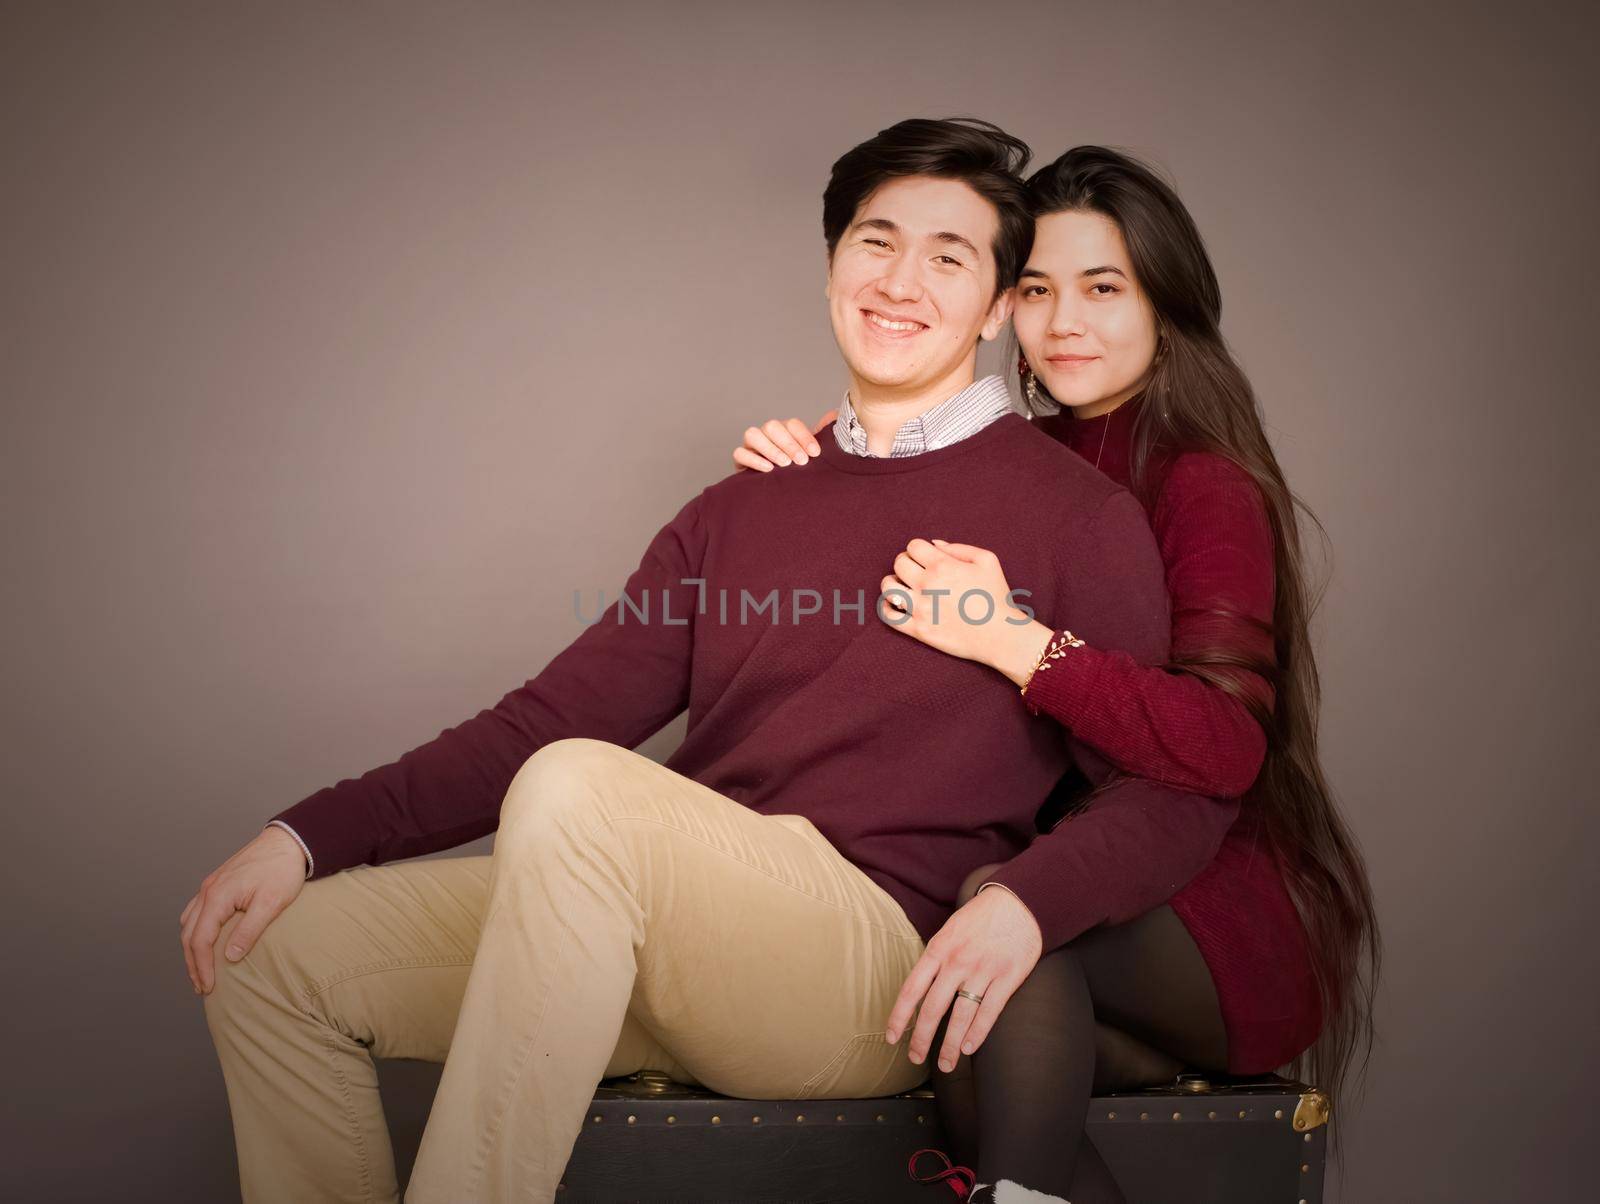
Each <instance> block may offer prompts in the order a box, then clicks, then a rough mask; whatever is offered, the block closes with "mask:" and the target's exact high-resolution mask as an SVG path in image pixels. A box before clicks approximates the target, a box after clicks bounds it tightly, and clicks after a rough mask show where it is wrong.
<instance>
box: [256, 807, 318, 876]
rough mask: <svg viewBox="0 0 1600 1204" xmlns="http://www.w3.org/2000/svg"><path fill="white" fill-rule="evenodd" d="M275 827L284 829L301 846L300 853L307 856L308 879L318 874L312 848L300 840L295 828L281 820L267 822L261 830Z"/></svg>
mask: <svg viewBox="0 0 1600 1204" xmlns="http://www.w3.org/2000/svg"><path fill="white" fill-rule="evenodd" d="M274 827H276V828H282V829H283V830H284V831H285V832H287V833H288V834H289V835H290V836H293V837H294V842H295V844H297V845H299V846H300V851H301V852H302V853H304V854H305V855H306V877H307V878H310V877H311V875H312V874H314V873H315V872H316V869H317V862H316V859H315V858H313V857H312V856H311V848H310V846H309V845H307V844H306V842H305V841H303V840H301V839H300V833H298V832H296V831H295V830H294V829H293V828H291V827H290V826H289V825H288V824H286V823H284V822H283V821H282V820H281V819H269V820H268V821H267V825H266V828H262V829H261V830H262V831H263V832H265V831H266V830H267V828H274Z"/></svg>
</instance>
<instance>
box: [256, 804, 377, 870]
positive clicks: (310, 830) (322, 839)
mask: <svg viewBox="0 0 1600 1204" xmlns="http://www.w3.org/2000/svg"><path fill="white" fill-rule="evenodd" d="M337 790H338V787H336V786H327V787H324V788H323V789H321V790H319V791H317V792H316V793H315V794H313V795H311V796H310V797H309V798H305V799H302V800H301V801H300V802H298V803H296V804H295V805H294V806H292V807H290V808H289V809H288V810H286V811H280V812H278V814H277V815H274V816H273V817H272V818H271V819H270V820H268V821H267V822H268V823H274V822H276V823H278V824H279V826H280V827H284V828H287V829H289V831H290V832H291V834H293V835H294V836H295V837H296V838H297V839H298V840H299V841H300V845H301V847H302V848H304V849H305V851H306V862H307V873H306V877H307V879H311V878H326V877H327V876H328V875H329V874H337V873H338V872H339V871H340V870H347V869H350V868H351V867H352V866H357V865H366V864H368V863H369V862H371V860H372V857H373V853H372V848H371V843H370V841H369V839H368V838H367V837H366V836H364V835H363V832H362V828H361V825H359V824H358V823H355V822H352V820H351V818H350V817H351V816H353V815H355V814H357V812H355V811H354V809H352V808H351V807H348V806H341V804H343V803H345V802H346V800H344V799H341V798H340V797H339V796H338V794H337Z"/></svg>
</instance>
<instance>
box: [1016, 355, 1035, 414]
mask: <svg viewBox="0 0 1600 1204" xmlns="http://www.w3.org/2000/svg"><path fill="white" fill-rule="evenodd" d="M1017 372H1018V374H1019V375H1020V376H1021V377H1022V395H1023V396H1024V397H1026V398H1027V399H1028V404H1029V405H1030V406H1032V407H1033V408H1035V409H1037V408H1038V406H1039V379H1038V377H1036V376H1034V374H1033V367H1032V365H1030V364H1029V363H1028V357H1027V356H1025V355H1019V356H1017Z"/></svg>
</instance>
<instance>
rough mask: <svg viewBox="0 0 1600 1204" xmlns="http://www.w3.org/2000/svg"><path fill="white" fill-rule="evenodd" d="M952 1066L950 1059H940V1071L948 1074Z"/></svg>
mask: <svg viewBox="0 0 1600 1204" xmlns="http://www.w3.org/2000/svg"><path fill="white" fill-rule="evenodd" d="M950 1066H951V1062H950V1059H949V1058H942V1059H940V1061H939V1069H940V1070H943V1071H946V1072H948V1071H949V1069H950Z"/></svg>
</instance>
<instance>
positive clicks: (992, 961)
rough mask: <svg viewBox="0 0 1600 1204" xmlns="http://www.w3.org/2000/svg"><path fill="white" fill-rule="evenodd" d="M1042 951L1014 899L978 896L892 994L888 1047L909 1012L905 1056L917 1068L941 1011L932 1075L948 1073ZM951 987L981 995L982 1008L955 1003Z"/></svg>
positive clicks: (993, 893)
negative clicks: (946, 1020) (914, 1017)
mask: <svg viewBox="0 0 1600 1204" xmlns="http://www.w3.org/2000/svg"><path fill="white" fill-rule="evenodd" d="M1043 950H1044V938H1043V937H1042V936H1041V935H1040V932H1039V923H1038V921H1037V920H1035V919H1034V918H1033V913H1032V912H1031V911H1029V910H1028V909H1027V907H1026V906H1025V905H1024V904H1023V902H1022V900H1021V899H1019V898H1017V896H1016V895H1014V894H1012V893H1011V892H1010V891H1009V890H1006V889H1005V888H1004V887H1001V886H996V887H992V888H991V889H989V890H980V891H979V892H978V893H977V894H976V895H974V896H973V898H972V901H971V902H969V903H967V904H966V905H965V906H963V907H961V908H960V909H959V910H957V911H956V913H955V914H954V915H952V916H951V917H950V918H949V919H948V920H947V921H945V925H944V927H943V928H941V929H939V931H938V932H936V933H934V934H933V939H932V940H931V941H929V942H928V947H927V948H926V949H924V950H923V952H922V957H921V959H920V960H918V962H917V964H916V965H915V966H913V967H912V969H911V974H910V975H909V976H908V977H907V978H906V981H905V985H904V986H902V987H901V988H900V995H899V997H898V998H897V999H896V1000H895V1002H894V1007H893V1008H892V1009H891V1010H890V1012H889V1024H888V1027H887V1028H886V1029H885V1030H884V1036H885V1037H886V1038H887V1039H888V1041H889V1043H890V1044H891V1045H892V1044H894V1043H895V1042H896V1041H898V1040H899V1039H900V1034H901V1032H903V1031H904V1029H905V1026H906V1025H907V1024H908V1023H910V1021H911V1015H912V1013H913V1012H914V1011H916V1012H917V1027H916V1030H915V1031H914V1032H913V1033H912V1036H911V1051H910V1054H911V1060H912V1061H913V1062H921V1061H922V1060H923V1058H924V1057H925V1056H926V1055H927V1052H928V1047H929V1046H930V1045H931V1044H932V1043H933V1036H934V1033H935V1032H936V1031H937V1029H938V1027H939V1021H940V1020H941V1019H942V1018H943V1017H944V1014H945V1013H946V1012H949V1013H950V1023H949V1025H948V1026H947V1027H946V1029H945V1037H944V1046H943V1048H941V1050H940V1051H939V1068H940V1069H941V1070H950V1069H952V1068H953V1067H954V1066H955V1064H956V1057H957V1056H958V1054H961V1053H966V1054H970V1053H972V1052H973V1051H974V1050H975V1049H977V1048H978V1046H980V1045H982V1044H983V1041H984V1038H985V1037H987V1036H988V1035H989V1030H990V1029H991V1028H993V1027H994V1022H995V1019H996V1017H998V1016H999V1015H1000V1012H1001V1009H1003V1008H1004V1007H1005V1006H1006V1001H1007V1000H1009V999H1010V998H1011V996H1012V994H1013V993H1014V992H1015V991H1016V989H1017V988H1018V987H1020V986H1021V985H1022V984H1023V982H1025V981H1026V980H1027V977H1028V975H1030V974H1032V973H1033V968H1034V966H1036V965H1038V963H1039V957H1040V955H1041V954H1042V953H1043ZM957 987H963V988H965V989H966V990H968V991H971V992H972V993H973V994H974V995H981V996H983V1003H982V1005H979V1004H976V1003H974V1002H972V1000H970V999H967V998H966V997H965V996H958V995H957V994H956V988H957ZM930 988H931V989H930ZM924 996H926V998H924ZM919 1000H920V1001H921V1010H920V1011H917V1005H918V1001H919ZM952 1002H953V1003H954V1004H955V1006H954V1008H952V1007H951V1004H952Z"/></svg>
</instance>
